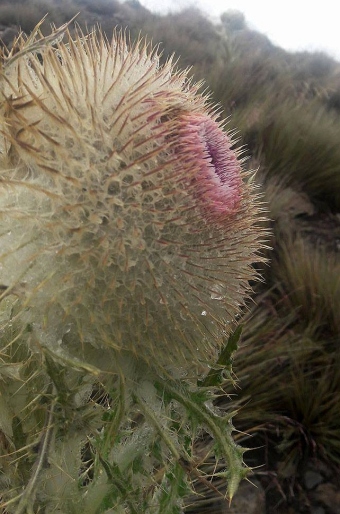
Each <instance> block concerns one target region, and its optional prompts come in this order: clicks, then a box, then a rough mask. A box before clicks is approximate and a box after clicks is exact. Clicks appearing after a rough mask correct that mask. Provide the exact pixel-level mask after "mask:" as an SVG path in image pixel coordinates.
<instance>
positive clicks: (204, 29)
mask: <svg viewBox="0 0 340 514" xmlns="http://www.w3.org/2000/svg"><path fill="white" fill-rule="evenodd" d="M78 12H79V15H78V17H77V22H78V24H79V25H80V27H81V28H82V29H84V30H87V29H88V28H91V27H93V26H96V25H100V26H101V27H102V29H103V30H104V31H105V32H106V34H107V36H108V37H109V38H110V37H111V34H112V30H113V28H114V27H115V26H120V27H124V28H125V27H127V28H128V30H129V32H130V33H131V39H135V38H136V37H140V36H144V35H146V36H147V38H148V39H149V40H152V42H153V43H154V44H158V43H159V44H160V48H161V50H162V51H163V56H162V59H164V60H166V59H167V58H168V57H169V56H171V55H172V54H173V53H174V52H175V54H176V57H177V58H178V64H177V65H178V67H188V66H190V67H191V73H192V75H193V76H194V78H195V80H196V81H197V80H198V81H199V80H202V79H203V80H204V86H203V87H204V88H207V89H209V90H210V91H211V98H212V101H213V102H216V103H218V104H219V105H220V111H221V115H223V116H230V122H229V125H228V127H230V128H231V129H235V127H237V130H238V132H237V134H238V136H239V138H240V139H239V144H240V145H245V147H246V152H247V154H248V155H249V156H250V157H251V158H249V159H248V161H247V162H246V164H245V166H247V167H249V168H250V169H256V168H258V167H259V168H260V172H259V174H258V180H259V182H261V188H262V190H263V194H264V196H265V199H266V201H267V203H268V211H269V217H270V218H271V225H272V234H273V235H272V240H271V241H270V242H269V244H270V245H271V246H272V247H273V251H272V252H270V253H268V257H269V258H270V262H269V264H268V266H267V268H266V269H265V270H264V278H265V281H264V283H263V284H261V285H260V287H257V290H256V291H255V292H254V303H253V305H251V306H250V307H249V312H248V313H246V315H245V318H244V320H243V324H244V331H243V339H242V344H241V347H240V349H239V350H238V353H237V355H236V358H235V362H234V371H235V374H236V376H237V379H238V389H237V390H236V391H235V390H234V391H230V390H228V391H226V392H227V393H228V394H231V393H232V394H233V402H232V408H238V409H239V414H238V416H237V417H236V424H237V428H238V429H239V430H242V431H244V432H247V433H248V434H251V436H252V437H251V438H250V439H249V438H246V436H242V437H244V438H245V439H246V445H247V446H248V447H253V448H255V447H256V446H257V447H262V450H258V453H259V457H258V460H257V461H254V462H255V464H257V465H258V464H259V463H260V462H259V461H261V459H263V463H265V468H262V473H263V470H264V469H265V470H266V471H267V472H268V473H274V475H275V477H276V480H278V482H279V483H280V488H281V490H284V491H285V492H286V493H287V491H289V494H290V495H293V494H294V490H295V489H294V487H296V483H297V482H298V480H299V479H301V480H300V483H301V481H302V478H303V472H304V469H305V467H306V465H307V463H308V462H309V461H310V460H313V462H319V461H320V462H326V463H327V465H328V466H330V467H331V468H332V469H334V470H336V471H335V475H336V474H339V471H340V416H339V405H340V365H339V364H340V348H339V345H340V341H339V328H340V321H339V311H340V278H339V277H340V254H339V248H340V145H339V136H340V63H338V62H336V61H335V60H333V59H332V58H331V57H329V56H327V55H325V54H323V53H313V54H311V53H307V52H299V53H288V52H285V51H284V50H282V49H280V48H278V47H276V46H274V45H273V44H272V43H271V42H270V41H269V40H268V38H267V37H265V36H264V35H262V34H259V33H257V32H255V31H253V30H250V29H249V28H248V27H247V23H246V20H245V18H244V16H243V15H242V14H241V13H239V12H235V11H229V12H226V13H224V14H223V15H222V16H221V20H220V23H219V24H217V25H213V24H212V23H211V22H210V21H209V20H208V19H207V17H206V16H205V15H204V14H202V13H201V12H199V11H198V10H196V9H193V8H190V9H187V10H184V11H182V12H180V13H172V14H168V15H166V16H158V15H154V14H152V13H150V12H149V11H147V10H146V9H145V8H143V7H142V6H141V4H139V2H138V0H129V1H127V2H125V3H124V4H120V3H119V2H118V1H117V0H96V1H95V2H93V1H92V0H73V1H71V0H55V1H52V0H34V1H32V2H29V3H26V2H23V1H19V0H11V2H9V1H8V2H2V3H1V6H0V29H1V31H2V32H1V34H3V36H4V37H3V39H4V40H5V36H6V37H7V38H8V37H9V36H8V34H9V33H8V30H9V28H13V29H15V30H16V29H18V28H19V27H21V28H22V30H23V31H25V32H27V33H28V32H30V30H31V29H32V28H33V27H34V26H35V25H36V23H37V22H38V21H39V20H40V19H41V18H42V17H43V15H45V14H46V13H49V16H48V21H46V22H45V23H44V26H43V27H44V30H45V32H48V31H49V30H50V28H49V24H50V23H54V24H56V25H61V24H63V23H65V22H66V21H68V20H69V19H70V18H72V17H73V16H74V15H75V14H77V13H78ZM6 30H7V32H6ZM5 42H6V43H7V44H8V43H9V42H8V41H5ZM224 403H225V401H224V397H223V395H222V396H221V397H220V399H219V404H220V406H223V404H224ZM254 453H256V452H250V453H249V455H250V457H249V459H250V462H252V460H251V459H252V458H254V457H252V455H253V454H254ZM268 476H269V475H268ZM294 484H295V485H294ZM292 491H293V492H292ZM287 494H288V493H287ZM289 494H288V496H289ZM195 512H197V507H196V510H195ZM209 512H210V511H209Z"/></svg>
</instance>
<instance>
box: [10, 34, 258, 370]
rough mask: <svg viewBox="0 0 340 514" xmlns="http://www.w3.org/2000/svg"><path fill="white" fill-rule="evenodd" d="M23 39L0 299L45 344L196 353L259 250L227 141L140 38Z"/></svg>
mask: <svg viewBox="0 0 340 514" xmlns="http://www.w3.org/2000/svg"><path fill="white" fill-rule="evenodd" d="M29 43H30V45H31V46H32V48H33V49H34V51H30V47H29V46H27V43H26V46H25V43H22V46H21V48H20V49H19V53H18V56H17V57H16V58H15V59H14V58H13V57H11V58H9V59H8V61H7V62H6V63H5V64H4V65H3V66H2V70H1V75H0V95H1V112H0V125H1V130H0V134H1V141H0V151H1V153H0V166H1V181H0V188H1V192H0V212H1V227H2V230H1V235H0V247H1V250H0V283H1V284H2V285H3V290H4V294H3V296H5V295H7V296H8V295H9V294H15V295H16V296H17V300H16V303H17V304H16V310H15V316H16V319H17V320H19V321H21V323H23V324H25V323H30V329H31V331H32V332H33V334H34V335H35V338H36V339H35V340H36V341H39V345H42V346H46V347H48V348H51V349H55V348H56V347H58V348H60V349H62V348H67V351H68V352H71V353H72V352H73V353H74V354H76V355H77V356H84V355H86V353H87V352H88V349H89V348H93V347H97V348H102V349H103V348H111V349H113V350H115V351H116V352H118V353H120V352H125V351H127V352H129V353H131V354H134V355H136V356H137V357H138V358H139V359H143V360H146V361H148V362H151V363H153V364H154V365H157V366H160V368H161V369H164V368H169V366H188V367H189V368H190V367H191V366H192V365H193V364H195V365H197V364H199V363H200V362H203V363H205V362H206V361H207V360H209V359H210V358H211V356H212V355H213V354H214V353H215V352H216V350H217V349H218V347H219V345H220V344H221V342H222V340H223V337H224V336H225V335H226V334H227V333H228V323H229V322H230V321H231V320H233V319H234V317H235V315H236V314H237V313H238V312H239V308H240V305H242V304H243V302H244V298H245V296H246V294H247V292H248V291H249V280H250V279H252V278H254V271H253V269H252V263H253V262H254V261H255V260H259V259H260V258H259V257H258V255H257V252H258V249H259V248H260V246H261V243H260V242H259V241H260V239H261V237H262V233H261V229H260V228H259V227H258V226H257V220H256V216H257V214H258V210H259V208H258V205H257V199H256V195H255V194H254V191H253V186H252V184H251V182H250V181H249V180H248V178H247V177H245V174H244V172H243V171H242V167H241V164H240V161H239V159H238V154H237V151H235V150H234V148H233V142H232V140H231V139H230V137H229V136H228V135H227V134H226V133H225V131H224V130H223V128H222V126H221V125H220V124H219V123H218V121H217V117H216V114H215V113H214V109H213V107H212V106H210V105H209V102H208V99H207V97H205V96H204V95H202V94H200V93H199V86H198V85H194V84H192V83H191V81H190V80H189V79H188V77H187V73H186V72H177V71H175V70H174V68H173V66H172V64H171V62H170V61H169V62H167V63H166V64H165V65H164V66H161V65H160V64H159V57H158V55H157V52H155V51H153V50H150V49H149V47H148V45H146V44H144V43H142V42H139V43H138V44H137V45H135V46H133V47H129V45H128V43H127V41H126V39H125V37H124V36H123V35H122V34H115V35H114V37H113V39H112V41H111V42H110V43H108V42H107V41H106V40H105V38H104V37H102V36H101V35H100V34H99V36H97V35H95V34H91V35H89V36H87V37H86V38H85V37H83V36H82V35H81V34H79V35H78V36H77V37H76V38H75V39H72V38H71V36H70V35H69V34H68V33H67V41H66V42H65V43H64V42H60V41H59V42H57V44H56V45H54V46H53V47H52V46H51V45H48V44H45V45H44V44H43V42H42V43H41V44H40V45H38V46H39V55H38V54H37V52H36V48H35V47H36V46H37V45H36V41H35V40H34V39H33V40H32V41H30V42H29ZM34 45H35V46H34ZM33 339H34V338H33Z"/></svg>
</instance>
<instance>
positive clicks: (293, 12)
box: [140, 0, 340, 61]
mask: <svg viewBox="0 0 340 514" xmlns="http://www.w3.org/2000/svg"><path fill="white" fill-rule="evenodd" d="M140 2H141V4H142V5H144V6H145V7H147V8H148V9H149V10H150V11H154V12H158V13H163V14H164V13H166V12H169V11H172V12H176V11H179V10H181V9H183V8H184V7H188V6H196V7H199V8H200V9H202V10H203V11H205V12H206V13H208V14H209V16H211V17H213V18H215V20H218V19H219V16H220V14H222V13H223V12H225V11H227V10H228V9H233V10H235V9H236V10H239V11H241V12H243V13H244V15H245V17H246V22H247V24H248V26H249V27H250V28H253V29H255V30H258V31H259V32H261V33H262V34H266V35H267V36H268V37H269V39H270V40H271V41H272V42H273V43H274V44H276V45H278V46H281V47H282V48H285V49H286V50H292V51H299V50H309V51H317V50H321V51H324V52H326V53H328V54H329V55H331V57H334V58H336V59H337V60H338V61H340V2H339V1H338V0H322V1H320V0H319V1H315V0H314V1H312V0H309V1H306V0H281V1H275V0H269V1H268V0H238V1H237V0H140Z"/></svg>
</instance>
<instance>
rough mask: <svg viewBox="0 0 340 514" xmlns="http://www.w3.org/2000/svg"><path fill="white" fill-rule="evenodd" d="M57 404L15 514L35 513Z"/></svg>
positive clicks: (48, 418)
mask: <svg viewBox="0 0 340 514" xmlns="http://www.w3.org/2000/svg"><path fill="white" fill-rule="evenodd" d="M55 405H56V402H55V401H54V402H53V403H52V405H51V408H50V409H49V411H48V415H47V417H46V422H45V429H44V431H43V435H42V437H41V440H40V444H39V451H38V458H37V460H36V462H35V466H34V470H33V474H32V476H31V478H30V480H29V482H28V484H27V486H26V488H25V490H24V492H23V493H22V495H21V499H20V502H19V505H18V507H17V509H16V511H15V514H24V513H25V511H26V512H29V513H31V512H32V513H33V510H32V503H33V501H34V497H35V492H36V487H37V485H38V478H39V475H40V473H41V471H42V469H43V466H44V464H45V463H46V459H47V454H48V450H49V447H50V443H51V439H52V433H53V428H54V427H53V417H54V409H55Z"/></svg>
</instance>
